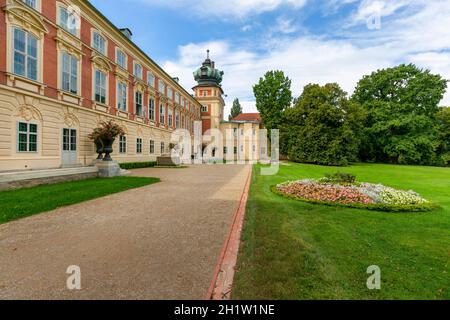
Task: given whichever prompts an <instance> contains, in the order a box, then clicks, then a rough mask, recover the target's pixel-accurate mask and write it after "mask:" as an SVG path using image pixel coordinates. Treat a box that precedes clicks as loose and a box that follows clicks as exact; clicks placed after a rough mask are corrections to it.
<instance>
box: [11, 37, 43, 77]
mask: <svg viewBox="0 0 450 320" xmlns="http://www.w3.org/2000/svg"><path fill="white" fill-rule="evenodd" d="M13 32H14V55H13V56H14V73H15V74H17V75H20V76H23V77H27V78H28V79H31V80H35V81H36V80H37V65H38V62H37V59H38V49H37V47H38V40H37V38H36V37H34V36H33V35H31V34H30V33H28V32H26V31H23V30H21V29H18V28H14V29H13Z"/></svg>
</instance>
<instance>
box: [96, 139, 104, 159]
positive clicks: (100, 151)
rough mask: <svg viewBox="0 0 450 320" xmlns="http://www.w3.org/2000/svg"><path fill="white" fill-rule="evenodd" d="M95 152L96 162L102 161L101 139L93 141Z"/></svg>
mask: <svg viewBox="0 0 450 320" xmlns="http://www.w3.org/2000/svg"><path fill="white" fill-rule="evenodd" d="M94 143H95V148H96V152H97V153H98V157H97V160H103V142H102V141H101V139H96V140H95V141H94Z"/></svg>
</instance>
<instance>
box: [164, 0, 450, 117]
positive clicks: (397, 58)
mask: <svg viewBox="0 0 450 320" xmlns="http://www.w3.org/2000/svg"><path fill="white" fill-rule="evenodd" d="M416 4H417V2H416ZM449 16H450V1H439V2H429V3H428V4H426V5H425V4H424V5H423V7H422V8H421V10H417V11H415V13H414V14H408V15H405V16H402V17H397V18H396V19H392V20H391V21H389V23H385V24H384V25H383V28H382V29H381V30H379V31H377V32H375V33H373V32H371V31H369V30H367V29H365V28H364V29H362V30H360V31H359V32H358V33H355V31H352V33H351V34H350V33H349V34H347V35H346V37H343V38H342V39H340V40H330V39H326V38H323V37H313V36H298V37H297V38H293V39H292V38H291V39H289V38H278V39H277V44H276V46H273V43H267V44H264V43H263V44H261V43H259V45H258V50H256V49H255V48H254V47H252V46H245V47H240V48H237V47H236V44H235V43H233V42H230V41H226V40H223V41H214V42H208V43H191V44H188V45H185V46H181V47H179V57H178V59H176V60H173V61H167V62H166V63H164V65H163V67H164V68H165V69H166V70H167V71H168V72H169V73H170V74H171V75H173V76H179V77H180V80H181V84H182V85H184V86H185V87H187V88H190V87H192V86H194V85H195V82H194V79H193V75H192V72H193V71H194V70H195V69H197V68H198V67H199V66H200V65H201V63H202V62H203V60H204V58H205V53H206V49H210V50H211V57H212V59H213V60H215V61H216V67H218V68H219V69H221V70H224V71H225V75H224V82H223V88H224V90H225V92H226V94H228V98H227V99H226V101H227V105H228V108H227V112H228V111H229V107H230V106H231V104H232V101H233V99H234V98H239V99H240V100H241V104H242V105H243V106H244V110H245V111H246V112H251V111H254V110H255V107H254V98H253V92H252V87H253V85H254V84H255V83H256V82H257V81H258V80H259V78H260V77H261V76H263V75H264V73H265V72H266V71H268V70H274V69H281V70H283V71H284V72H285V73H286V75H287V76H289V77H290V78H291V79H292V82H293V86H292V90H293V94H294V96H298V95H299V94H300V93H301V92H302V89H303V86H305V85H306V84H308V83H320V84H325V83H327V82H337V83H339V84H340V85H341V87H342V88H343V89H344V90H346V91H347V92H349V93H352V92H353V90H354V88H355V85H356V83H357V81H358V80H359V79H361V77H362V76H363V75H366V74H370V73H371V72H372V71H375V70H377V69H379V68H386V67H392V66H395V65H398V64H400V63H410V62H412V63H415V64H417V65H418V66H419V67H422V68H428V69H430V70H431V71H432V72H433V73H439V74H441V75H442V76H444V77H445V78H447V79H450V29H449V28H447V25H448V22H447V20H448V17H449ZM256 41H258V40H257V39H255V42H256ZM261 46H263V47H264V46H266V50H265V51H264V53H261V50H260V49H261ZM449 91H450V90H449ZM442 104H445V105H450V93H447V95H446V96H445V98H444V100H443V101H442Z"/></svg>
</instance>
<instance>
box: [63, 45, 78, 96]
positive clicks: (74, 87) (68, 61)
mask: <svg viewBox="0 0 450 320" xmlns="http://www.w3.org/2000/svg"><path fill="white" fill-rule="evenodd" d="M61 64H62V69H61V72H62V75H61V81H62V90H64V91H67V92H70V93H73V94H77V93H78V60H77V58H76V57H75V56H72V55H70V54H68V53H67V52H63V53H62V57H61Z"/></svg>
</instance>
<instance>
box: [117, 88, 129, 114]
mask: <svg viewBox="0 0 450 320" xmlns="http://www.w3.org/2000/svg"><path fill="white" fill-rule="evenodd" d="M119 85H123V86H124V87H125V91H124V93H125V96H122V93H123V92H121V91H120V90H119ZM124 100H125V101H124ZM121 102H122V103H125V105H124V106H123V108H121V107H120V103H121ZM116 107H117V109H118V110H121V111H125V112H126V111H128V85H127V84H126V83H125V82H123V81H120V80H118V81H117V85H116Z"/></svg>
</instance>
